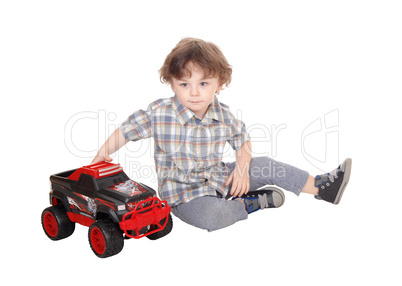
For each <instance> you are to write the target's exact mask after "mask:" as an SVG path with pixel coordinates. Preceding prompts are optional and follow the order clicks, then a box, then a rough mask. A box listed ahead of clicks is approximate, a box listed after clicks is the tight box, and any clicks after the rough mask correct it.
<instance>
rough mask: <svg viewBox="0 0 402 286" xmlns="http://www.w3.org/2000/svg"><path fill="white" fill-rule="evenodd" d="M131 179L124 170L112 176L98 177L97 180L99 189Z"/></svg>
mask: <svg viewBox="0 0 402 286" xmlns="http://www.w3.org/2000/svg"><path fill="white" fill-rule="evenodd" d="M129 179H130V178H129V177H128V176H127V175H126V174H125V173H124V172H120V173H118V174H116V175H113V176H110V177H105V178H101V179H97V180H96V182H97V183H98V187H99V189H104V188H108V187H111V186H113V185H116V184H119V183H122V182H125V181H127V180H129Z"/></svg>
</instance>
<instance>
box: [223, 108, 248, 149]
mask: <svg viewBox="0 0 402 286" xmlns="http://www.w3.org/2000/svg"><path fill="white" fill-rule="evenodd" d="M229 118H230V122H231V125H230V131H231V134H230V136H229V139H228V140H227V141H228V143H229V144H230V146H232V148H233V149H234V150H236V151H237V150H239V149H240V148H241V146H243V144H244V142H247V141H250V135H249V134H248V133H247V130H246V125H245V124H244V122H243V121H241V120H238V119H236V118H235V117H234V115H233V114H232V113H229Z"/></svg>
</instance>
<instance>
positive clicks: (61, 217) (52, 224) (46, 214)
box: [42, 205, 75, 240]
mask: <svg viewBox="0 0 402 286" xmlns="http://www.w3.org/2000/svg"><path fill="white" fill-rule="evenodd" d="M42 227H43V230H44V231H45V233H46V235H47V236H48V237H49V238H50V239H51V240H59V239H63V238H66V237H69V236H70V235H72V234H73V232H74V230H75V223H74V222H72V221H71V220H70V219H69V218H68V215H67V213H66V211H65V210H64V207H63V205H56V206H52V207H48V208H47V209H45V210H44V211H43V212H42Z"/></svg>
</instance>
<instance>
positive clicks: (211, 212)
mask: <svg viewBox="0 0 402 286" xmlns="http://www.w3.org/2000/svg"><path fill="white" fill-rule="evenodd" d="M225 165H226V166H227V167H228V169H229V174H230V173H231V172H232V171H233V170H234V168H235V166H236V162H233V163H225ZM307 178H308V173H307V172H306V171H303V170H300V169H298V168H296V167H293V166H291V165H288V164H285V163H281V162H278V161H275V160H273V159H271V158H269V157H254V158H252V159H251V164H250V191H253V190H257V189H258V188H261V187H263V186H265V185H276V186H278V187H281V188H283V189H285V190H288V191H291V192H293V193H295V194H296V195H299V194H300V192H301V190H302V189H303V187H304V185H305V184H306V182H307ZM230 188H231V185H229V190H230ZM172 213H173V214H174V215H175V216H176V217H178V218H180V219H181V220H182V221H184V222H186V223H188V224H190V225H193V226H195V227H198V228H201V229H206V230H208V231H214V230H218V229H221V228H224V227H227V226H230V225H232V224H234V223H235V222H238V221H240V220H244V219H247V217H248V214H247V211H246V210H245V209H244V205H243V204H242V203H241V202H239V201H235V200H226V199H225V198H220V197H218V196H216V197H214V196H205V197H200V198H196V199H194V200H192V201H190V202H188V203H184V204H180V205H178V206H174V207H172Z"/></svg>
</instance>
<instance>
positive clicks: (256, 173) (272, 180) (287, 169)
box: [225, 156, 310, 195]
mask: <svg viewBox="0 0 402 286" xmlns="http://www.w3.org/2000/svg"><path fill="white" fill-rule="evenodd" d="M225 165H226V167H228V169H229V174H230V173H231V172H232V171H233V170H234V168H235V167H236V162H232V163H225ZM249 173H250V192H252V191H255V190H257V189H259V188H261V187H263V186H265V185H275V186H278V187H280V188H283V189H284V190H287V191H290V192H293V193H294V194H296V195H300V193H301V192H302V190H303V189H304V187H305V186H306V183H307V182H308V179H310V176H309V174H308V172H307V171H304V170H301V169H299V168H296V167H294V166H291V165H289V164H286V163H282V162H279V161H276V160H274V159H272V158H269V157H266V156H263V157H253V158H252V159H251V162H250V171H249ZM230 188H231V185H229V190H230ZM303 191H304V190H303Z"/></svg>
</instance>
